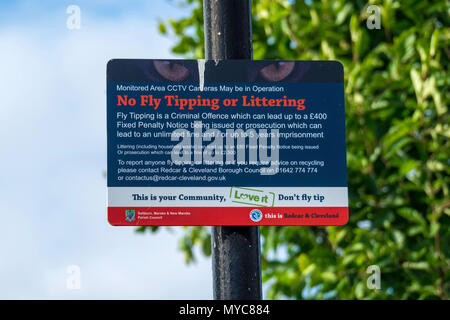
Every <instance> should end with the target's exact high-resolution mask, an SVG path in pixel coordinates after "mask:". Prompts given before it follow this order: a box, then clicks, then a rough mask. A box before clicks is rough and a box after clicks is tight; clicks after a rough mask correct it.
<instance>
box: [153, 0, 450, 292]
mask: <svg viewBox="0 0 450 320" xmlns="http://www.w3.org/2000/svg"><path fill="white" fill-rule="evenodd" d="M181 2H182V4H183V5H185V6H187V8H189V10H190V16H188V17H186V18H183V19H180V20H178V21H173V20H169V21H168V22H163V23H162V24H161V26H160V27H159V29H160V31H161V32H162V33H164V34H166V33H169V34H170V33H173V34H175V37H176V38H177V39H178V43H177V44H176V45H175V46H174V47H173V52H175V53H178V54H181V55H183V56H185V57H190V58H203V56H204V48H203V41H204V40H203V20H202V19H203V17H202V4H201V2H202V1H200V0H183V1H181ZM371 4H375V5H378V6H379V7H380V8H381V29H378V30H377V29H373V30H370V29H368V28H367V26H366V20H367V18H368V16H369V13H367V10H366V9H367V6H368V5H371ZM448 10H449V9H448V2H447V1H445V0H444V1H443V0H434V1H421V0H402V1H395V0H384V1H369V3H366V2H365V1H358V0H356V1H355V0H354V1H344V0H334V1H332V0H324V1H316V0H311V1H301V0H297V1H293V0H292V1H288V0H254V1H253V13H252V14H253V48H254V58H255V59H305V60H306V59H312V60H317V59H321V60H339V61H341V62H342V63H343V65H344V68H345V93H346V116H347V122H346V125H347V157H348V178H349V192H350V208H351V211H350V220H349V222H348V224H347V225H346V226H343V227H277V226H274V227H262V228H261V233H262V238H263V245H262V246H263V249H262V250H263V252H262V268H263V280H264V281H265V282H267V283H268V284H269V291H268V296H267V298H269V299H272V298H284V297H287V298H297V299H299V298H319V299H320V298H332V299H356V298H357V299H392V298H394V299H448V297H449V293H450V272H449V267H450V230H449V225H450V217H449V216H450V197H449V179H450V178H449V171H450V169H449V163H450V161H449V155H450V152H449V138H450V126H449V119H448V109H447V104H448V101H449V90H448V85H449V75H448V70H447V66H448V63H449V57H450V50H449V48H448V46H449V36H450V33H449V28H448V23H449V15H448V14H449V11H448ZM184 230H186V233H185V236H184V237H183V238H182V246H181V247H182V249H183V250H184V251H185V252H186V258H187V261H188V262H190V261H192V260H193V259H194V256H193V254H192V247H193V246H195V245H199V246H200V247H201V248H203V253H205V254H207V255H209V254H210V252H211V249H210V235H209V230H208V229H207V228H202V227H189V228H185V229H184ZM370 265H378V266H379V267H380V268H381V290H369V289H368V288H367V286H366V280H367V277H368V276H369V275H368V274H367V273H366V269H367V267H368V266H370Z"/></svg>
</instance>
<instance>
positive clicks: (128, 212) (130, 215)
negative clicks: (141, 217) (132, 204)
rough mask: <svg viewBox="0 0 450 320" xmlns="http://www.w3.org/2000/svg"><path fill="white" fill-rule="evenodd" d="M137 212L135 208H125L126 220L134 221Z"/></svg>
mask: <svg viewBox="0 0 450 320" xmlns="http://www.w3.org/2000/svg"><path fill="white" fill-rule="evenodd" d="M134 216H135V212H134V210H125V220H127V221H128V222H133V221H134Z"/></svg>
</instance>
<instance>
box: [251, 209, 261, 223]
mask: <svg viewBox="0 0 450 320" xmlns="http://www.w3.org/2000/svg"><path fill="white" fill-rule="evenodd" d="M262 217H263V216H262V212H261V210H258V209H253V210H252V211H250V219H252V221H254V222H258V221H261V220H262Z"/></svg>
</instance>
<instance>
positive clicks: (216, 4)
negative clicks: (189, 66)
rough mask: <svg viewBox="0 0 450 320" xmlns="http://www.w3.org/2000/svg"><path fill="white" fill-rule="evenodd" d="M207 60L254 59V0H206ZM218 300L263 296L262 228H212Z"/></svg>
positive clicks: (215, 283)
mask: <svg viewBox="0 0 450 320" xmlns="http://www.w3.org/2000/svg"><path fill="white" fill-rule="evenodd" d="M203 13H204V27H205V51H206V59H207V60H226V59H252V26H251V0H203ZM211 241H212V267H213V290H214V299H216V300H240V299H249V300H258V299H262V290H261V256H260V243H259V227H242V226H240V227H233V226H219V227H212V234H211Z"/></svg>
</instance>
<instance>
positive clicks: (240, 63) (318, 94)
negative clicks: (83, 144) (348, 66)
mask: <svg viewBox="0 0 450 320" xmlns="http://www.w3.org/2000/svg"><path fill="white" fill-rule="evenodd" d="M107 133H108V169H107V175H108V221H109V222H110V223H111V224H112V225H342V224H345V223H346V222H347V220H348V194H347V167H346V147H345V107H344V84H343V68H342V65H341V64H340V63H339V62H335V61H247V60H226V61H205V60H198V61H197V60H168V61H166V60H127V59H124V60H122V59H118V60H111V61H109V62H108V66H107Z"/></svg>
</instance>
